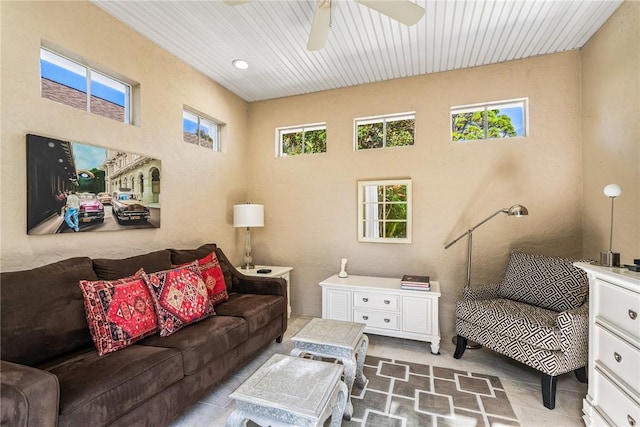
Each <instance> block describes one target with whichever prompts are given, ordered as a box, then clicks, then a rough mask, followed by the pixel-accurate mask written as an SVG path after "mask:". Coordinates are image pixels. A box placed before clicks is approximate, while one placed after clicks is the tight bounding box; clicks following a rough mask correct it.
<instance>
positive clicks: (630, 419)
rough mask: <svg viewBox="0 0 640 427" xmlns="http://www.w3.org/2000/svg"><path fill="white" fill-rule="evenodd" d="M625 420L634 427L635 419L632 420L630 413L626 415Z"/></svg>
mask: <svg viewBox="0 0 640 427" xmlns="http://www.w3.org/2000/svg"><path fill="white" fill-rule="evenodd" d="M627 422H628V423H629V425H630V426H631V427H634V426H635V425H636V420H634V419H633V417H632V416H631V415H627Z"/></svg>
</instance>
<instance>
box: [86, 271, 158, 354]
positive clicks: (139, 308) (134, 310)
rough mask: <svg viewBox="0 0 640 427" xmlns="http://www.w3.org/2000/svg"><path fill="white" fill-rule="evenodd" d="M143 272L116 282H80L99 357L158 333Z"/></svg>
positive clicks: (154, 313) (156, 321) (156, 319)
mask: <svg viewBox="0 0 640 427" xmlns="http://www.w3.org/2000/svg"><path fill="white" fill-rule="evenodd" d="M143 274H144V270H143V269H140V270H138V272H137V273H136V274H134V275H133V276H129V277H126V278H122V279H118V280H112V281H109V280H98V281H88V280H81V281H80V289H81V290H82V293H83V295H84V308H85V311H86V313H87V322H88V323H89V330H90V331H91V336H92V338H93V343H94V344H95V346H96V349H97V350H98V354H100V356H103V355H105V354H107V353H111V352H112V351H117V350H120V349H123V348H125V347H128V346H130V345H131V344H133V343H134V342H136V341H138V340H141V339H142V338H144V337H146V336H149V335H151V334H153V333H154V332H156V331H157V330H158V318H157V316H156V312H155V309H154V308H153V300H152V299H151V294H150V293H149V289H148V288H147V285H146V283H145V281H144V280H143V278H142V275H143Z"/></svg>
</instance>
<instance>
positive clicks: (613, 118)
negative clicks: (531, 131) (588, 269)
mask: <svg viewBox="0 0 640 427" xmlns="http://www.w3.org/2000/svg"><path fill="white" fill-rule="evenodd" d="M639 41H640V2H626V3H624V4H623V5H622V6H621V7H620V8H619V9H618V10H617V11H616V13H615V14H614V15H613V16H612V17H611V18H610V19H609V20H608V21H607V22H606V23H605V25H604V26H603V27H602V28H601V29H600V30H599V31H598V33H596V35H595V36H594V37H592V38H591V40H590V41H589V43H588V44H587V45H586V46H585V47H584V49H583V51H582V75H583V79H582V93H583V107H582V108H583V115H582V123H583V158H584V187H583V191H584V195H583V197H584V213H583V226H584V254H585V255H586V256H589V257H592V258H595V259H598V257H599V253H600V251H604V250H608V248H609V235H610V218H611V202H610V199H608V198H607V197H606V196H605V195H604V194H603V193H602V190H603V188H604V187H605V185H607V184H612V183H615V184H618V185H620V186H621V187H622V195H621V196H620V197H618V198H616V200H615V207H614V225H613V251H614V252H620V255H621V260H622V263H625V264H631V263H633V259H634V258H640V119H639V117H640V48H638V42H639Z"/></svg>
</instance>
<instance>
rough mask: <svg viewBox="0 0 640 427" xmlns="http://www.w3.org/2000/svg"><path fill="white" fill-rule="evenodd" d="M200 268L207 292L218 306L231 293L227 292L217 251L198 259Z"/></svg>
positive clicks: (212, 302)
mask: <svg viewBox="0 0 640 427" xmlns="http://www.w3.org/2000/svg"><path fill="white" fill-rule="evenodd" d="M187 264H188V263H187ZM182 265H186V264H182ZM182 265H174V267H181V266H182ZM198 269H199V270H200V274H201V275H202V279H203V280H204V284H205V285H206V286H207V294H208V295H209V300H210V301H211V304H212V305H213V306H216V305H218V304H220V303H221V302H224V301H227V300H228V299H229V293H228V292H227V286H226V284H225V281H224V275H223V273H222V268H220V263H219V262H218V257H217V256H216V253H215V252H211V253H209V254H208V255H207V256H205V257H203V258H200V259H199V260H198Z"/></svg>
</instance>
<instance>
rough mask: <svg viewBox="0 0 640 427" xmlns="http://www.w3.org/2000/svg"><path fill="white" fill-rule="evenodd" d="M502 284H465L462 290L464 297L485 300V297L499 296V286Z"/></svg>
mask: <svg viewBox="0 0 640 427" xmlns="http://www.w3.org/2000/svg"><path fill="white" fill-rule="evenodd" d="M499 286H500V285H499V284H497V283H492V284H488V285H477V286H465V287H464V289H463V290H462V296H463V298H464V299H468V300H483V299H494V298H498V287H499Z"/></svg>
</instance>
